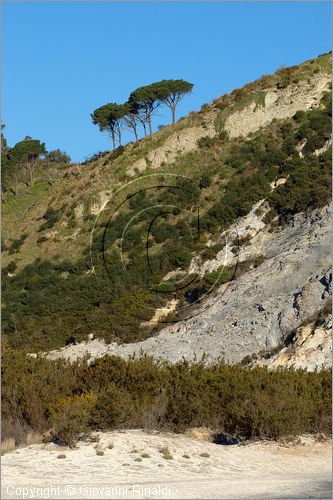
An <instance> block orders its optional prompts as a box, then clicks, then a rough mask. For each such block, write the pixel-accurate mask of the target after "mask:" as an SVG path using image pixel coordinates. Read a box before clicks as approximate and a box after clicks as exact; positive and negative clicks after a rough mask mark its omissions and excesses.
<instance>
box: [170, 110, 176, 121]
mask: <svg viewBox="0 0 333 500" xmlns="http://www.w3.org/2000/svg"><path fill="white" fill-rule="evenodd" d="M171 114H172V125H174V124H175V121H176V108H171Z"/></svg>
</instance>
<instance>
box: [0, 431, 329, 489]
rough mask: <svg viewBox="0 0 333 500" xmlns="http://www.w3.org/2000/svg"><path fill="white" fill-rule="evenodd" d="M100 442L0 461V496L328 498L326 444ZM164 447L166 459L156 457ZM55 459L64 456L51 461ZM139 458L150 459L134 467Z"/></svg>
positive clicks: (169, 437)
mask: <svg viewBox="0 0 333 500" xmlns="http://www.w3.org/2000/svg"><path fill="white" fill-rule="evenodd" d="M100 436H101V440H100V443H99V444H98V447H99V448H102V449H103V450H104V455H103V456H97V455H96V450H95V448H94V446H96V444H93V443H86V442H80V443H79V445H78V448H77V449H74V450H68V449H64V448H59V447H58V446H56V445H53V444H46V445H33V446H28V447H25V448H20V449H17V450H14V451H12V452H10V453H8V454H6V455H4V456H3V457H2V498H23V493H24V494H25V498H304V497H306V498H331V492H330V477H331V443H330V442H324V443H315V442H314V441H313V440H311V439H307V440H304V439H303V444H299V445H293V446H288V447H287V446H282V445H278V444H276V443H255V444H249V445H245V446H221V445H216V444H213V443H209V442H205V441H200V440H198V439H194V438H193V437H189V436H185V435H175V434H166V433H152V434H147V433H144V432H143V431H140V430H132V431H125V432H119V431H117V432H114V433H103V434H100ZM110 442H112V443H113V445H114V447H113V448H112V449H109V448H108V444H109V443H110ZM163 446H168V447H169V449H170V452H171V454H172V456H173V459H171V460H166V459H164V458H163V456H162V454H161V453H160V451H159V450H160V448H161V447H163ZM134 450H136V451H134ZM60 453H65V455H66V458H65V459H58V458H57V456H58V455H59V454H60ZM143 453H147V454H149V458H142V461H141V462H138V461H135V458H139V457H140V458H141V454H143ZM201 453H208V454H209V455H210V456H209V457H207V458H205V457H201V456H200V454H201ZM184 454H188V455H190V458H189V459H187V458H184V457H183V455H184ZM124 464H127V465H124ZM66 485H70V488H68V487H67V490H66V489H65V486H66ZM51 486H52V487H53V492H52V491H51V490H50V487H51ZM23 487H26V488H32V487H39V488H44V491H41V490H39V491H38V490H35V491H30V490H29V489H27V490H22V488H23ZM20 488H21V489H20Z"/></svg>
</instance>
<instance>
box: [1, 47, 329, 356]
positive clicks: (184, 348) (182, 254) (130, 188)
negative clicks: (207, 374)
mask: <svg viewBox="0 0 333 500" xmlns="http://www.w3.org/2000/svg"><path fill="white" fill-rule="evenodd" d="M330 71H331V56H330V55H329V54H326V55H323V56H320V57H318V58H317V59H315V60H313V61H308V62H306V63H304V64H302V65H299V66H296V67H293V68H285V69H281V70H279V71H277V72H276V74H274V75H269V76H264V77H262V78H261V79H259V80H257V81H256V82H253V83H251V84H249V85H247V86H245V87H244V88H243V89H236V90H235V91H233V92H232V93H231V94H230V95H225V96H223V97H221V98H219V99H217V100H215V101H214V102H213V103H212V104H210V105H204V106H203V107H202V109H201V111H200V112H198V113H191V114H190V115H189V116H188V117H187V118H184V119H181V120H179V121H178V122H177V123H176V124H175V125H173V126H169V127H165V128H164V129H162V130H161V131H160V132H158V133H156V134H154V136H153V138H152V139H148V138H147V139H144V140H141V141H140V142H139V143H131V144H128V145H127V146H126V147H124V148H119V149H118V150H116V151H114V152H111V153H109V154H107V155H104V156H102V157H101V158H98V159H95V160H92V161H90V162H86V163H85V164H82V165H76V166H73V165H72V166H70V167H68V168H67V169H66V171H64V170H62V171H61V170H53V171H52V172H45V174H44V177H45V178H44V182H39V183H36V184H35V185H34V186H32V187H31V188H28V187H26V186H21V187H20V190H19V191H18V193H17V195H16V196H14V195H13V194H11V193H8V194H7V196H6V199H5V204H4V206H3V225H4V231H3V264H4V272H3V278H4V279H3V282H4V312H3V326H4V333H5V335H6V338H7V341H8V342H9V344H10V345H11V346H13V347H17V348H23V349H25V350H28V351H33V352H36V351H39V350H47V349H55V348H59V347H62V346H64V345H65V343H73V342H75V341H85V340H86V339H87V336H88V335H94V336H95V337H99V338H100V339H105V341H106V343H107V344H110V345H107V346H105V345H104V344H103V342H99V341H93V342H90V343H89V344H88V347H87V346H86V345H81V346H80V345H79V346H71V347H69V348H67V350H66V351H61V353H60V355H61V356H62V355H68V354H70V353H73V357H76V356H77V355H81V354H82V352H84V351H85V349H86V348H88V350H90V351H93V349H96V350H97V351H96V352H97V353H98V354H99V355H101V354H103V353H105V352H108V353H116V354H120V355H124V356H128V355H130V354H132V353H134V352H139V351H140V349H144V350H145V351H146V352H149V353H151V354H154V355H156V356H158V357H163V358H165V359H168V360H171V361H174V360H177V359H181V358H182V357H185V358H189V359H192V358H193V356H194V355H197V356H201V354H203V353H204V352H207V353H208V355H209V356H210V358H211V359H217V358H220V357H224V358H225V359H226V360H229V361H231V362H240V361H242V360H243V358H244V357H246V356H253V355H258V353H263V352H264V353H267V352H271V351H272V349H276V348H278V347H279V346H280V347H283V346H284V342H285V341H286V340H287V339H289V338H291V337H293V335H294V333H295V331H296V329H297V328H299V327H300V326H301V325H303V324H305V323H306V322H308V321H310V320H313V316H314V315H316V314H317V315H318V314H319V313H320V311H321V310H325V311H327V308H328V306H327V301H328V296H329V223H330V212H329V209H328V203H329V200H330V185H331V177H330V175H331V171H330V162H331V152H330V149H331V148H330V144H331V76H330ZM41 180H43V179H41ZM301 263H302V264H301ZM163 323H167V325H166V326H165V325H164V326H165V328H164V329H163V330H161V328H162V326H163ZM170 323H171V324H170ZM138 341H140V342H139V343H137V344H136V342H138ZM124 342H126V343H127V345H119V344H123V343H124ZM80 349H81V350H80ZM51 356H52V357H57V356H59V353H58V352H56V353H53V354H52V355H51ZM319 364H320V363H319Z"/></svg>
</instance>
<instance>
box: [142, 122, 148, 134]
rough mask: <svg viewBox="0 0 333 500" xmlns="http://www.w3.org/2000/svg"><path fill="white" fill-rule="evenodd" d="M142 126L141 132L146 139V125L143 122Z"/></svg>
mask: <svg viewBox="0 0 333 500" xmlns="http://www.w3.org/2000/svg"><path fill="white" fill-rule="evenodd" d="M142 126H143V132H144V134H145V137H147V129H146V124H145V123H144V122H142Z"/></svg>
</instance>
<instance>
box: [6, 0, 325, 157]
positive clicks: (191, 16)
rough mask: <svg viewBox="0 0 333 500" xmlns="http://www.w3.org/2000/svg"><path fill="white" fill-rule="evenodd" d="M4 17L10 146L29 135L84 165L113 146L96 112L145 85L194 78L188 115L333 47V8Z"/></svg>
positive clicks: (83, 7)
mask: <svg viewBox="0 0 333 500" xmlns="http://www.w3.org/2000/svg"><path fill="white" fill-rule="evenodd" d="M2 17H3V81H2V100H3V108H2V109H3V112H2V120H3V122H4V123H5V124H6V129H5V135H6V137H7V140H8V142H9V145H10V146H13V145H14V144H15V143H16V142H17V141H19V140H21V139H23V138H24V137H25V136H26V135H30V136H32V137H33V138H38V139H41V140H42V141H44V142H45V143H46V147H47V148H48V149H55V148H60V149H62V150H64V151H66V152H68V153H69V154H70V155H71V156H72V159H73V160H75V161H80V160H82V159H83V158H85V157H87V156H88V155H90V154H93V153H95V152H97V151H99V150H106V149H110V148H111V142H110V139H109V137H108V136H107V135H106V134H101V133H100V132H99V131H98V128H97V127H95V126H94V125H93V124H92V123H91V119H90V113H91V112H92V111H93V110H94V109H95V108H96V107H99V106H101V105H102V104H105V103H107V102H111V101H115V102H119V103H121V102H124V101H126V100H127V97H128V95H129V93H130V92H131V91H132V90H134V89H135V88H137V87H139V86H141V85H145V84H148V83H151V82H153V81H158V80H161V79H164V78H183V79H185V80H188V81H190V82H193V83H194V90H193V94H192V95H191V96H189V97H186V98H185V99H184V100H183V102H182V103H181V105H180V106H179V109H178V117H180V116H184V115H186V114H187V113H188V112H190V111H192V110H197V109H199V108H200V106H201V105H202V104H204V103H208V102H210V101H212V100H213V99H214V98H216V97H218V96H220V95H222V94H224V93H226V92H229V91H230V90H232V89H233V88H235V87H240V86H242V85H243V84H245V83H247V82H249V81H251V80H254V79H256V78H258V77H260V76H261V75H263V74H267V73H270V72H273V71H275V70H276V69H277V68H279V67H280V66H282V65H284V66H289V65H293V64H298V63H301V62H303V61H305V60H307V59H311V58H313V57H315V56H317V55H318V54H321V53H323V52H328V51H329V50H330V49H331V4H330V3H317V2H311V3H308V2H304V3H303V2H302V3H297V2H296V3H285V2H280V3H278V2H277V3H270V2H266V3H262V2H258V3H232V2H229V3H215V2H212V3H209V2H200V3H196V2H193V3H188V2H184V3H176V2H175V3H173V2H172V3H159V2H156V3H155V2H153V3H152V2H147V3H122V2H119V3H111V2H110V3H105V2H100V3H99V2H31V3H30V2H24V3H10V2H8V3H4V4H3V16H2ZM168 120H169V113H168V111H164V110H161V111H159V116H157V117H156V118H155V119H154V123H155V128H157V126H158V125H159V124H162V123H166V121H168ZM127 138H128V139H129V138H130V136H129V135H128V136H127Z"/></svg>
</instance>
